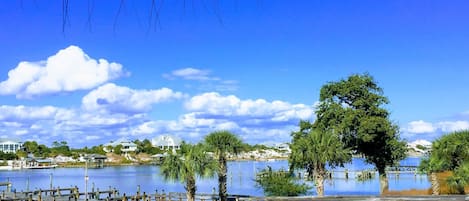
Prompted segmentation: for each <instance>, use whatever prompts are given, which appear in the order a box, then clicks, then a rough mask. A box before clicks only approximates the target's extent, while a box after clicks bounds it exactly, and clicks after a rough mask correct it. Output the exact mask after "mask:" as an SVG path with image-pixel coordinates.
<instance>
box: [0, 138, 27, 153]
mask: <svg viewBox="0 0 469 201" xmlns="http://www.w3.org/2000/svg"><path fill="white" fill-rule="evenodd" d="M22 147H23V144H22V143H21V142H20V141H19V140H15V139H7V138H0V151H1V152H3V153H16V151H18V150H20V149H21V148H22Z"/></svg>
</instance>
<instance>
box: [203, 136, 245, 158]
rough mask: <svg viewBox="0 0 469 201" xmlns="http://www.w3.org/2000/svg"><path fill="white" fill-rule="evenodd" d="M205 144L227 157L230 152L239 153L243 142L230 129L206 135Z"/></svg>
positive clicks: (210, 149)
mask: <svg viewBox="0 0 469 201" xmlns="http://www.w3.org/2000/svg"><path fill="white" fill-rule="evenodd" d="M205 144H206V145H207V148H208V150H209V151H212V152H214V153H215V155H216V156H221V157H226V154H228V153H233V154H237V153H239V152H240V151H241V148H242V144H243V143H242V142H241V140H240V139H239V138H238V137H237V136H236V135H234V134H232V133H231V132H229V131H215V132H212V133H210V134H208V135H207V136H205Z"/></svg>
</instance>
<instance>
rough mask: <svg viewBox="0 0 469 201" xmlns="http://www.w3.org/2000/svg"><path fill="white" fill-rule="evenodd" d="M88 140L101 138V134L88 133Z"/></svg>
mask: <svg viewBox="0 0 469 201" xmlns="http://www.w3.org/2000/svg"><path fill="white" fill-rule="evenodd" d="M85 139H86V140H98V139H101V137H100V136H96V135H88V136H86V137H85Z"/></svg>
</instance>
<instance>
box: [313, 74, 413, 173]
mask: <svg viewBox="0 0 469 201" xmlns="http://www.w3.org/2000/svg"><path fill="white" fill-rule="evenodd" d="M387 103H389V100H388V99H387V98H386V97H385V96H383V90H382V89H381V88H380V87H379V86H378V85H377V84H376V82H375V81H374V79H373V78H372V77H371V76H370V75H368V74H364V75H359V74H356V75H351V76H349V77H348V78H347V79H342V80H340V81H338V82H330V83H327V84H326V85H324V86H323V87H322V88H321V94H320V104H319V106H318V108H317V111H316V114H317V120H316V121H315V123H314V125H313V126H314V128H315V129H319V130H323V131H324V132H332V133H336V134H338V135H340V138H341V139H342V141H343V142H344V143H345V145H346V146H347V147H350V148H352V149H353V150H354V151H355V152H356V153H358V154H362V155H364V156H365V159H366V161H367V162H368V163H372V164H374V165H375V166H376V168H377V169H378V171H379V173H380V174H385V172H384V171H385V168H386V166H390V165H394V164H395V163H397V162H398V161H400V160H402V159H404V158H405V156H406V155H405V152H406V144H405V142H404V141H401V140H400V138H399V128H398V127H397V125H395V124H394V123H392V122H391V121H390V120H389V112H388V111H387V110H386V109H385V108H383V105H385V104H387Z"/></svg>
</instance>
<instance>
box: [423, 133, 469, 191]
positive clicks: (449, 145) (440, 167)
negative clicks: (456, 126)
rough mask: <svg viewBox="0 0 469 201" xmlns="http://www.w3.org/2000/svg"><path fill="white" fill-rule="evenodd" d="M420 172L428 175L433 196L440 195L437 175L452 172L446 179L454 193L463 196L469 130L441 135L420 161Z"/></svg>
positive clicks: (467, 175)
mask: <svg viewBox="0 0 469 201" xmlns="http://www.w3.org/2000/svg"><path fill="white" fill-rule="evenodd" d="M419 169H420V171H422V172H424V173H427V174H429V175H430V180H431V183H432V190H433V194H440V192H441V191H440V182H439V181H438V176H437V173H442V172H447V171H450V172H452V175H451V176H448V177H447V179H446V185H448V186H449V187H450V188H451V189H452V191H453V192H454V193H459V194H464V187H465V186H467V185H468V184H469V130H465V131H456V132H452V133H449V134H446V135H443V136H442V137H440V138H439V139H437V140H435V141H434V142H433V143H432V149H431V152H430V154H429V156H428V157H427V158H425V159H423V160H422V162H421V164H420V167H419Z"/></svg>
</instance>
